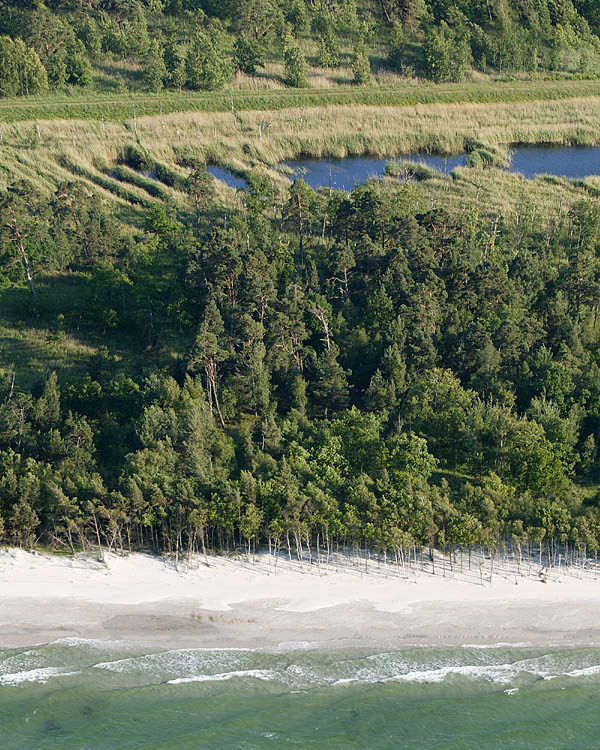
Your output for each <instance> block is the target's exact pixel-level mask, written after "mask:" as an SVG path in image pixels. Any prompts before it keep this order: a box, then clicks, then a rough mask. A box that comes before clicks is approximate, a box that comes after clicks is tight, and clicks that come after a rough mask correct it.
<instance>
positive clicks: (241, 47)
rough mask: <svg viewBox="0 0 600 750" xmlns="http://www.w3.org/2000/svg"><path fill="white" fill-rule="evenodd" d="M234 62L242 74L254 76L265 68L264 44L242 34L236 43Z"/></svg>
mask: <svg viewBox="0 0 600 750" xmlns="http://www.w3.org/2000/svg"><path fill="white" fill-rule="evenodd" d="M233 60H234V62H235V65H236V67H237V69H238V70H241V71H242V73H246V74H247V75H250V76H252V75H254V74H255V73H256V69H257V68H263V67H264V61H263V49H262V44H261V43H260V42H259V41H258V40H257V39H254V38H253V37H250V36H247V35H246V34H242V36H240V37H239V38H238V39H236V41H235V45H234V48H233Z"/></svg>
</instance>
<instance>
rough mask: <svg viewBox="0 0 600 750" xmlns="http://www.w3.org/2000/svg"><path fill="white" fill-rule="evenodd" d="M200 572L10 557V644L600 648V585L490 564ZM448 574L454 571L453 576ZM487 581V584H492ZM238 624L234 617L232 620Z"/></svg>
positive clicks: (230, 565) (261, 565)
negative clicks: (104, 641) (76, 640)
mask: <svg viewBox="0 0 600 750" xmlns="http://www.w3.org/2000/svg"><path fill="white" fill-rule="evenodd" d="M208 562H209V566H206V565H205V564H204V562H203V561H202V560H197V561H196V564H195V565H194V566H193V567H188V566H186V565H183V566H181V565H180V566H178V569H177V568H176V567H175V565H174V564H173V563H172V561H167V560H163V559H161V558H157V557H152V556H149V555H142V554H133V555H130V556H128V557H118V556H116V555H109V556H108V557H107V558H106V563H105V564H100V563H98V562H95V561H94V560H92V559H90V558H87V559H86V558H75V559H73V558H70V557H62V556H61V557H59V556H49V555H41V554H38V553H28V552H24V551H21V550H10V549H2V550H0V645H20V644H26V643H37V642H41V641H43V640H50V639H51V638H52V637H55V636H57V635H58V636H60V635H79V636H82V637H87V636H90V637H98V636H110V637H125V638H128V639H132V638H133V639H135V638H136V637H139V638H140V639H146V638H150V637H153V638H159V639H162V640H164V641H165V642H168V643H169V644H172V643H174V642H176V643H183V642H186V643H197V644H198V645H214V644H215V643H218V644H224V643H227V644H229V645H251V646H255V645H262V644H263V643H264V644H276V643H279V642H281V641H286V640H298V641H301V640H308V641H311V642H312V641H318V642H324V641H328V642H335V643H339V644H340V645H343V644H346V643H352V644H353V645H354V644H363V643H370V642H375V641H376V642H378V643H380V642H385V643H387V644H395V643H397V642H399V641H401V642H402V643H440V642H443V643H445V642H461V643H495V642H513V643H514V642H561V643H565V642H568V643H571V642H572V643H573V644H575V643H591V642H594V643H595V642H598V643H600V580H598V574H597V573H596V572H593V571H587V570H586V571H583V570H581V569H570V571H565V570H564V569H562V571H554V572H551V573H550V575H549V576H548V578H547V582H546V583H544V582H542V581H541V580H540V578H539V577H538V576H539V569H538V568H537V567H536V566H534V565H532V566H531V567H529V568H526V569H522V572H523V573H525V574H524V575H521V576H518V575H517V573H516V570H515V567H514V564H513V563H505V564H504V566H502V565H498V563H496V569H495V571H494V572H493V575H492V582H490V581H489V578H490V574H491V573H492V570H491V569H490V564H489V561H487V562H486V563H484V565H483V567H482V568H481V571H480V566H479V560H477V559H474V561H473V565H472V570H471V571H469V570H468V569H467V561H466V559H465V560H464V562H463V572H462V573H460V572H459V570H458V568H455V571H454V573H453V574H451V573H450V571H449V570H448V569H446V571H445V572H446V577H443V575H442V566H441V561H438V565H437V569H436V575H432V573H431V571H430V570H429V572H427V571H424V570H422V569H416V570H415V569H414V568H413V569H412V570H408V569H407V570H406V571H405V572H403V571H402V570H397V569H396V568H394V567H393V566H388V567H387V568H385V569H383V568H381V569H378V566H377V563H376V562H375V561H371V562H370V563H369V567H368V571H369V572H368V573H367V574H365V570H364V566H365V563H364V561H363V562H362V563H361V564H360V565H359V566H358V567H352V565H351V564H350V562H349V561H346V562H347V564H346V565H345V566H344V567H343V568H341V569H340V570H339V571H336V568H335V566H334V565H329V566H325V565H324V564H322V565H321V566H320V567H317V566H316V565H312V566H311V565H309V564H307V563H304V564H303V565H302V566H301V565H300V564H299V563H298V562H297V561H293V562H288V561H287V560H284V559H280V561H279V562H278V565H277V571H276V572H275V567H274V563H273V558H269V556H267V555H266V554H263V555H261V556H259V558H258V560H257V562H256V564H253V563H252V561H251V560H250V561H246V560H244V559H241V558H238V559H230V558H209V559H208ZM446 565H447V563H446ZM482 581H483V582H482ZM223 613H228V614H223Z"/></svg>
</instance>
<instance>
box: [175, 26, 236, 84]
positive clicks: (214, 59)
mask: <svg viewBox="0 0 600 750" xmlns="http://www.w3.org/2000/svg"><path fill="white" fill-rule="evenodd" d="M185 72H186V81H187V85H188V86H189V87H190V88H191V89H194V90H196V91H198V90H203V91H215V90H217V89H220V88H222V87H223V86H224V85H225V83H226V82H227V81H228V80H229V78H230V77H231V65H230V63H229V60H228V59H227V58H226V57H225V56H224V54H223V50H222V49H221V48H220V46H219V45H218V43H216V42H215V41H214V40H213V38H212V37H211V36H209V35H208V34H204V33H201V34H199V35H198V38H197V39H196V40H195V41H194V42H193V43H192V44H191V45H190V46H189V47H188V51H187V55H186V57H185Z"/></svg>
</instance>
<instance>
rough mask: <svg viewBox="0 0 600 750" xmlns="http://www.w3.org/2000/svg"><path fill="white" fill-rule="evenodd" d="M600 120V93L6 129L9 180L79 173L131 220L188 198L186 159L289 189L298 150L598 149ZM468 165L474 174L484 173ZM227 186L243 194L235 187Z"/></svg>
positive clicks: (4, 165) (0, 155)
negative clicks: (141, 164) (165, 176)
mask: <svg viewBox="0 0 600 750" xmlns="http://www.w3.org/2000/svg"><path fill="white" fill-rule="evenodd" d="M599 123H600V97H591V96H590V97H579V98H571V99H566V100H559V101H552V102H550V101H546V100H538V101H532V102H514V103H510V104H506V103H488V104H483V103H462V104H441V103H438V104H417V105H411V106H404V107H388V106H381V107H375V106H366V105H357V106H354V107H349V106H327V107H317V106H315V107H310V108H304V107H295V108H288V109H284V110H266V111H264V110H262V111H245V112H241V111H239V112H236V114H235V116H233V115H232V113H231V111H229V112H214V113H208V112H180V113H172V114H162V115H153V116H144V117H142V116H137V115H136V119H135V121H133V120H132V119H129V120H128V121H127V122H108V121H103V120H99V121H98V120H96V121H94V120H77V119H62V120H60V119H57V120H51V121H50V120H48V121H40V122H36V123H32V122H15V123H12V124H2V127H1V133H2V149H1V150H0V185H2V184H7V183H9V182H10V181H11V180H13V179H18V178H22V177H26V178H28V179H30V180H32V181H33V182H34V183H36V184H38V186H39V187H40V188H42V189H43V188H45V189H53V188H54V187H55V186H56V185H57V184H58V183H59V182H61V181H64V180H67V179H73V178H77V179H80V180H83V181H84V182H86V183H87V184H88V185H90V187H92V188H93V189H94V190H96V191H98V192H99V193H101V194H102V195H105V196H106V197H107V198H110V199H111V200H113V201H114V202H115V205H116V211H117V213H119V212H121V211H123V212H125V213H127V214H128V215H129V216H130V217H131V208H132V207H134V208H140V209H143V208H145V207H147V206H149V205H151V204H152V203H153V202H155V201H157V200H164V199H165V198H170V199H171V200H173V201H175V203H177V202H180V199H181V197H182V196H181V193H180V192H179V190H178V185H180V184H181V182H182V180H183V178H185V176H186V174H187V170H186V169H185V168H183V167H181V163H182V161H185V159H186V158H190V157H194V158H196V159H198V160H200V161H204V162H205V163H207V164H209V163H210V164H222V165H224V166H227V167H229V168H230V169H232V170H234V171H236V172H238V173H241V174H243V173H244V172H246V171H247V170H249V169H258V170H260V171H263V172H264V173H266V174H268V175H270V176H271V177H272V179H273V180H274V181H275V182H276V183H277V184H279V185H280V186H281V187H282V188H283V187H285V185H286V184H287V182H286V178H285V175H284V174H283V173H282V172H281V171H279V170H278V169H277V165H278V164H279V163H280V162H281V161H284V160H286V159H293V158H295V157H298V156H312V157H326V158H342V157H344V156H347V155H363V154H368V155H372V156H378V157H385V156H396V155H401V154H407V153H411V152H416V151H421V152H431V153H441V154H452V153H461V152H463V151H464V150H468V149H469V148H471V147H472V146H473V145H474V144H477V143H483V144H486V145H489V146H496V147H499V148H500V149H504V150H506V149H507V148H508V147H509V146H510V145H511V144H515V143H538V144H539V143H544V144H576V145H593V144H596V143H597V142H598V141H599V140H600V125H599ZM128 147H134V148H135V149H138V150H141V151H144V152H146V153H147V154H148V155H149V156H150V158H151V160H154V161H155V162H157V163H158V164H159V165H162V166H163V167H164V168H165V169H166V170H168V171H169V173H170V175H171V177H172V180H171V186H169V185H165V184H162V183H160V182H157V181H156V180H154V181H153V180H151V179H148V176H144V175H140V174H136V173H135V172H133V171H132V170H131V169H128V168H127V166H124V165H123V163H122V162H123V159H122V154H123V153H124V152H125V151H126V149H127V148H128ZM468 171H469V172H470V173H471V174H472V176H473V179H474V178H475V177H476V175H477V174H479V173H480V172H481V170H468ZM478 179H479V178H478ZM481 179H484V177H481ZM502 179H509V180H513V181H514V180H518V177H512V176H508V175H507V176H506V177H505V178H502ZM173 185H175V187H173ZM222 192H223V197H224V198H226V197H227V198H228V199H229V200H232V199H233V194H232V193H231V192H230V191H227V190H223V191H222ZM497 198H502V196H500V195H498V196H497ZM134 213H135V212H134Z"/></svg>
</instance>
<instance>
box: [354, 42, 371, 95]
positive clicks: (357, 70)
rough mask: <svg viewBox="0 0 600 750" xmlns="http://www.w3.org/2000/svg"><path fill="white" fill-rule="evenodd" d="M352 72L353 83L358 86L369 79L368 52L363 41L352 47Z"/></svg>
mask: <svg viewBox="0 0 600 750" xmlns="http://www.w3.org/2000/svg"><path fill="white" fill-rule="evenodd" d="M352 72H353V73H354V83H356V84H358V85H359V86H361V85H364V84H366V83H369V81H370V80H371V65H370V63H369V53H368V50H367V45H366V44H365V43H364V42H359V43H358V44H357V45H356V47H355V48H354V54H353V55H352Z"/></svg>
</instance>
